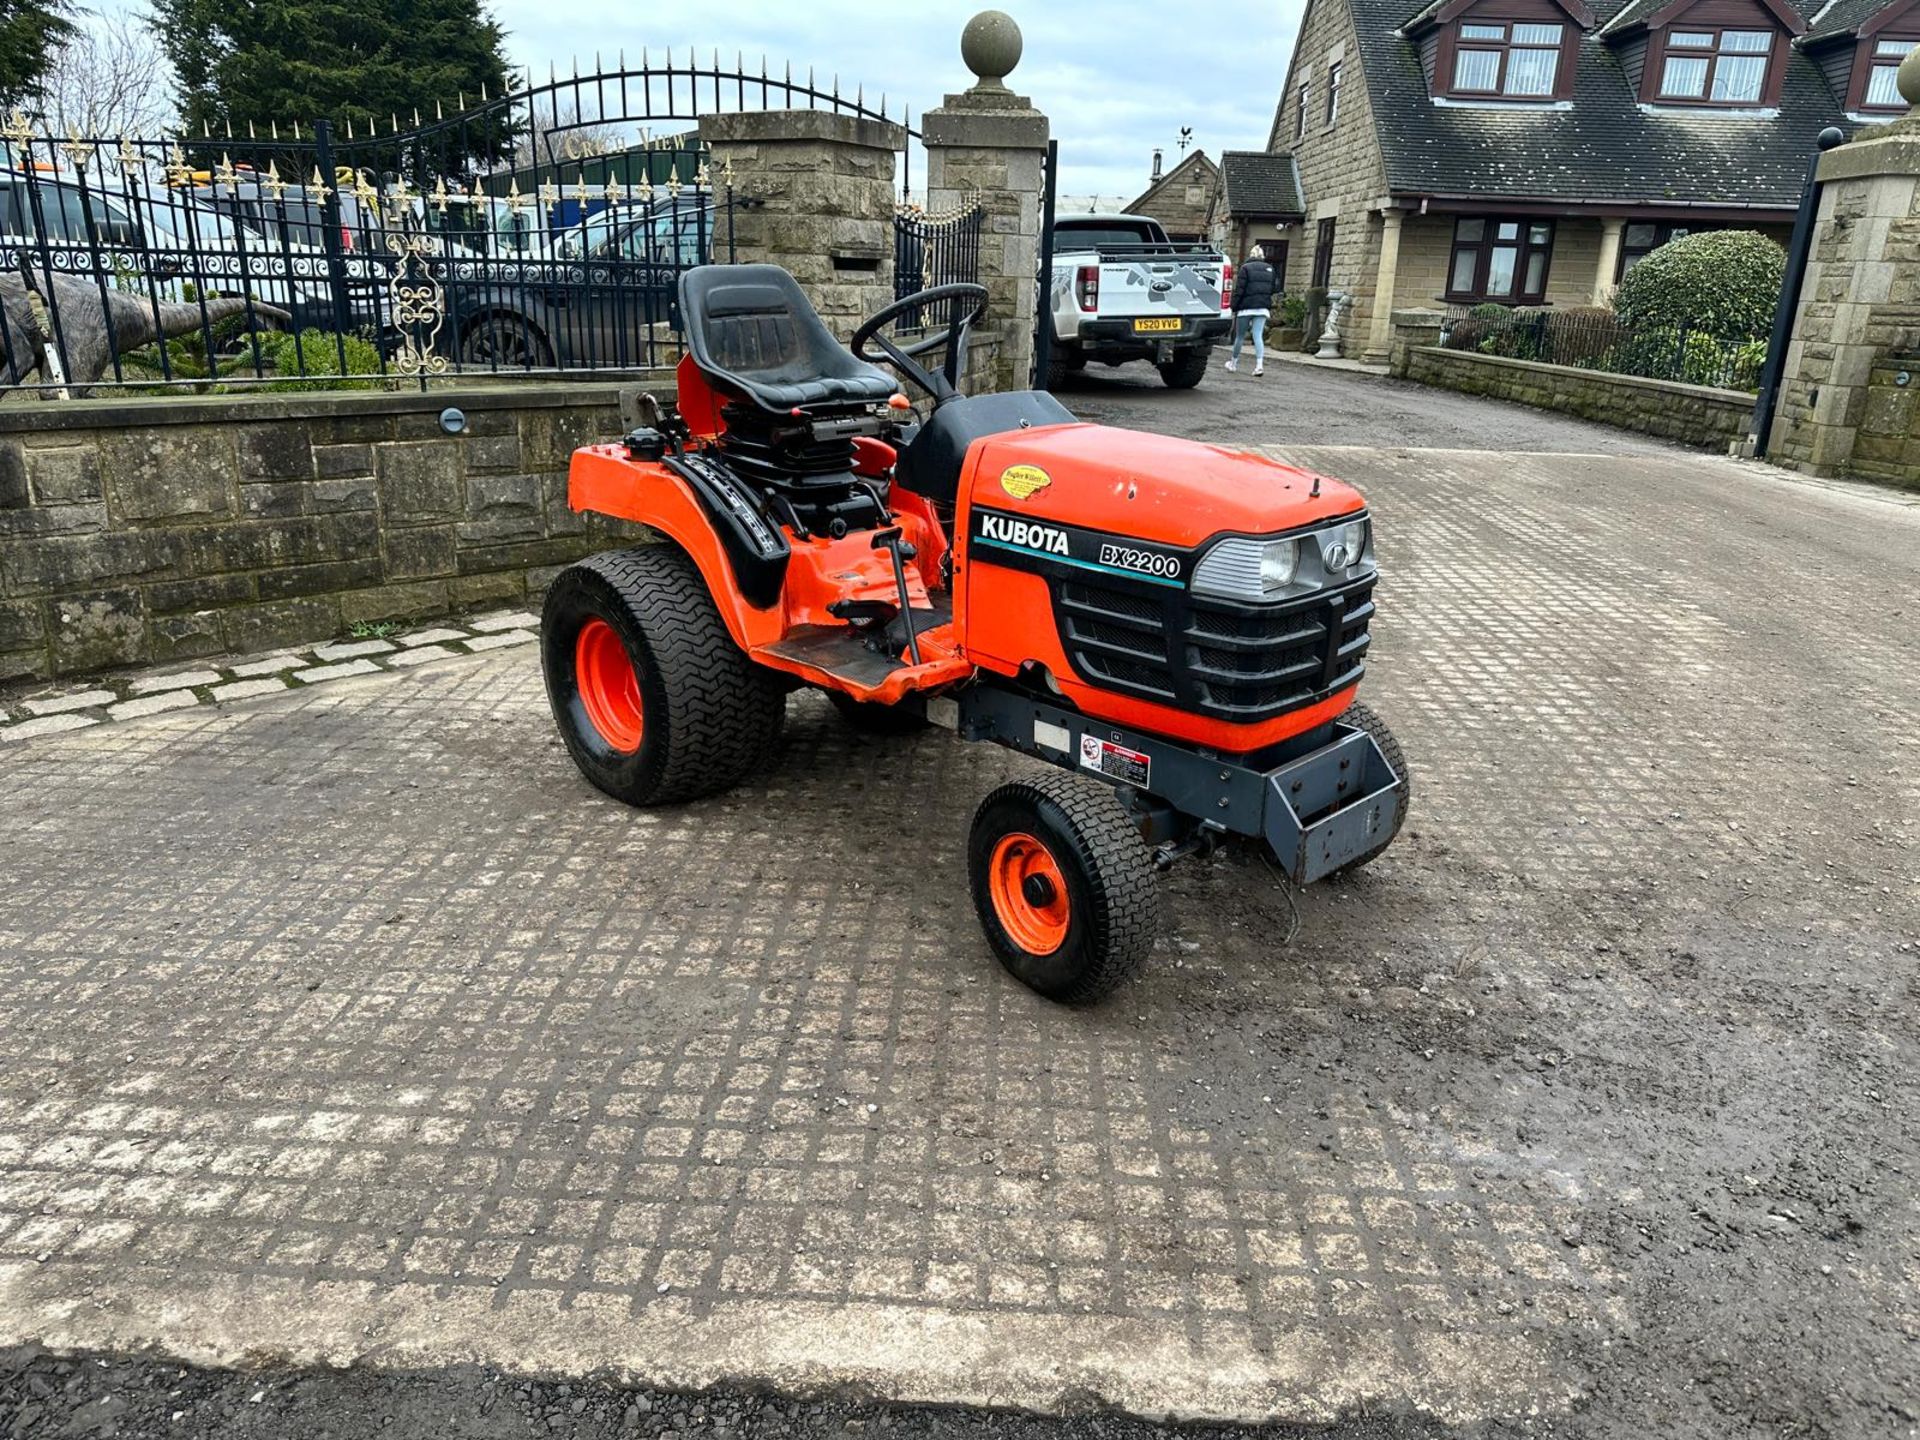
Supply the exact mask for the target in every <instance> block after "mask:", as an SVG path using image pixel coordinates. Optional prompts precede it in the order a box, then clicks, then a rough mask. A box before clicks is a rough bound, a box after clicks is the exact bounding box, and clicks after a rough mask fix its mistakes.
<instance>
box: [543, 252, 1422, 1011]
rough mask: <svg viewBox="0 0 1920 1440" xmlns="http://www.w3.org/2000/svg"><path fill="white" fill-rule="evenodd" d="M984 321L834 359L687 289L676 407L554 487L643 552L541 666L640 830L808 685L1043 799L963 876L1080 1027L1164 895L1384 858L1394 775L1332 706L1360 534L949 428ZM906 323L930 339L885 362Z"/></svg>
mask: <svg viewBox="0 0 1920 1440" xmlns="http://www.w3.org/2000/svg"><path fill="white" fill-rule="evenodd" d="M985 304H986V291H985V290H984V289H982V288H981V287H979V286H977V285H946V286H940V287H938V288H935V289H932V290H928V291H923V292H921V293H920V294H918V295H915V296H912V297H911V298H909V299H907V300H902V301H899V302H897V303H895V304H893V305H890V306H888V307H886V308H885V309H884V310H881V311H880V312H879V313H878V314H876V315H874V316H873V317H872V318H870V319H869V320H867V321H866V323H865V324H863V325H862V326H861V327H860V328H859V330H858V331H857V332H856V333H855V334H854V336H853V339H852V342H851V344H852V348H851V350H849V349H847V348H845V347H843V346H841V345H840V343H839V342H838V341H836V340H835V339H834V337H833V335H832V333H831V332H830V331H828V329H827V328H826V326H825V325H824V324H822V322H821V321H820V319H819V317H818V316H817V315H815V313H814V311H813V309H812V307H811V306H810V305H809V304H808V303H807V300H806V297H805V296H804V295H803V294H802V293H801V290H800V288H799V286H798V285H796V284H795V283H794V281H793V278H792V277H791V276H789V275H788V274H787V273H786V272H785V271H783V270H780V269H778V268H776V267H773V266H762V265H710V266H704V267H701V268H699V269H694V270H690V271H688V272H687V273H686V274H685V276H684V277H683V278H682V281H681V287H680V308H681V321H682V324H683V325H684V327H685V332H686V344H687V352H688V353H687V356H686V358H685V359H683V360H682V361H681V363H680V370H679V403H678V406H677V407H675V409H674V411H673V413H671V414H666V415H657V416H655V417H654V419H655V422H656V423H654V424H652V425H648V426H645V427H642V428H640V429H638V430H635V431H634V432H633V433H631V434H629V435H628V436H627V437H626V438H625V439H624V440H623V441H621V442H619V443H616V444H606V445H591V446H588V447H586V448H584V449H582V450H580V451H578V452H577V453H576V454H575V455H574V457H573V466H572V473H571V479H570V494H571V500H572V504H573V507H574V508H575V509H577V510H583V511H596V512H599V513H601V514H604V515H611V516H617V517H619V518H622V519H626V520H635V521H640V522H642V523H644V524H646V525H648V526H650V527H651V528H652V529H653V530H654V531H656V532H658V533H659V534H660V535H661V536H663V537H664V538H665V541H666V542H667V543H663V544H649V545H643V546H639V547H636V548H633V549H628V550H618V551H612V552H609V553H606V554H601V555H596V556H594V557H593V558H592V559H589V560H586V561H584V562H583V563H581V564H579V565H575V566H573V567H571V568H570V569H568V570H566V571H564V572H563V573H562V574H561V575H560V576H559V577H558V579H556V581H555V582H554V584H553V587H552V590H551V591H550V592H549V594H548V597H547V602H546V613H545V616H544V619H543V624H542V634H541V658H542V662H543V664H544V667H545V671H546V681H547V692H548V695H549V697H550V698H551V700H552V703H553V712H554V716H555V718H556V719H557V720H558V722H559V725H560V730H561V733H562V734H563V735H564V736H565V737H566V743H567V747H568V749H569V750H570V751H571V752H572V755H573V758H574V760H575V761H576V762H577V763H578V765H579V767H580V769H581V770H582V771H583V772H584V773H585V775H586V776H587V778H588V779H589V780H591V781H592V782H593V783H594V784H595V785H597V786H599V787H600V788H601V789H602V790H604V791H606V792H607V793H608V794H609V795H612V796H615V797H616V798H618V799H621V800H624V801H627V802H628V803H630V804H634V805H654V804H664V803H671V802H675V801H684V800H691V799H694V798H696V797H698V796H702V795H711V794H713V793H714V792H716V791H719V790H723V789H725V788H727V787H728V786H731V785H733V784H735V783H736V782H737V781H739V780H741V779H742V778H744V777H745V776H747V775H748V774H749V773H750V772H751V771H752V770H753V769H754V768H755V767H756V766H757V765H759V764H760V763H761V762H762V761H764V760H765V759H766V758H767V757H768V755H769V753H770V752H771V751H772V749H773V746H774V742H775V740H776V738H777V737H778V734H779V730H780V724H781V718H782V715H783V713H784V709H785V705H786V697H787V695H788V693H789V692H790V691H792V690H794V689H797V688H799V687H802V686H812V687H813V688H815V689H818V690H822V691H825V692H826V694H827V696H828V697H829V698H830V699H831V700H832V701H833V703H834V705H835V706H836V707H838V709H839V710H840V711H841V712H842V713H843V714H844V715H845V716H846V717H847V718H848V720H849V721H850V722H852V723H853V724H855V725H859V726H863V727H867V728H871V729H879V730H901V729H907V728H911V727H914V726H919V725H924V724H926V723H928V722H932V723H935V724H938V725H943V726H945V727H947V728H949V729H951V730H953V731H954V732H955V733H956V734H958V735H959V737H960V738H961V739H964V740H991V741H996V742H998V743H999V744H1002V745H1007V746H1011V747H1012V748H1014V749H1016V750H1019V751H1021V752H1023V753H1024V754H1027V755H1030V756H1032V757H1033V758H1034V759H1036V760H1041V761H1045V762H1046V763H1048V764H1050V765H1052V766H1054V767H1056V768H1055V770H1054V771H1052V772H1045V771H1038V772H1036V773H1034V774H1033V775H1032V776H1030V777H1028V778H1023V779H1019V780H1015V781H1013V782H1012V783H1010V784H1006V785H1002V786H1001V787H1000V788H998V789H997V790H995V791H993V793H991V794H990V795H988V796H987V797H986V799H985V800H984V801H982V802H981V805H980V808H979V810H978V811H977V812H976V813H975V815H974V819H973V828H972V833H971V835H970V837H969V839H968V844H967V862H968V864H967V868H968V873H969V876H970V878H971V883H972V888H973V899H974V904H975V906H976V907H977V909H978V910H979V914H980V921H981V924H982V925H983V926H984V927H985V928H986V933H987V938H988V940H989V942H990V943H991V944H992V946H993V949H994V950H995V951H996V952H997V953H998V955H999V957H1000V959H1001V960H1002V961H1003V962H1004V963H1005V964H1006V966H1007V968H1008V969H1010V970H1011V971H1012V972H1013V973H1014V974H1015V975H1017V976H1018V977H1019V978H1020V979H1022V980H1024V981H1025V982H1026V983H1027V984H1029V985H1031V986H1033V987H1034V989H1036V990H1038V991H1040V992H1041V993H1042V994H1045V995H1048V996H1052V997H1054V998H1056V999H1060V1000H1089V999H1093V998H1095V997H1097V996H1100V995H1103V994H1105V993H1106V992H1107V991H1109V990H1111V989H1112V988H1113V987H1114V986H1115V985H1116V984H1118V983H1119V982H1120V981H1121V980H1122V979H1123V978H1124V977H1125V976H1126V975H1127V974H1128V972H1129V971H1130V970H1131V969H1132V968H1133V967H1134V966H1135V965H1137V964H1138V963H1139V962H1140V961H1141V960H1142V959H1143V958H1144V957H1145V955H1146V952H1147V951H1148V950H1149V949H1150V948H1151V946H1152V943H1153V932H1154V928H1155V925H1154V922H1155V912H1156V908H1157V887H1156V886H1155V884H1154V870H1155V867H1156V866H1158V867H1159V868H1165V867H1166V866H1167V865H1169V864H1171V863H1173V861H1174V860H1176V859H1178V858H1179V857H1181V856H1183V855H1190V854H1195V853H1199V852H1203V851H1206V850H1209V849H1211V848H1212V847H1213V846H1215V845H1216V844H1220V843H1224V842H1230V841H1239V842H1244V843H1248V844H1252V845H1257V846H1265V847H1268V848H1269V849H1270V850H1271V852H1272V855H1273V857H1274V858H1275V859H1276V860H1277V861H1278V864H1279V866H1280V868H1282V869H1283V870H1284V871H1285V872H1286V873H1287V874H1288V875H1290V876H1291V877H1292V878H1293V880H1295V881H1297V882H1299V883H1302V884H1304V883H1306V882H1308V881H1312V880H1315V879H1318V878H1319V877H1321V876H1324V875H1327V874H1330V873H1332V872H1334V871H1337V870H1342V869H1348V868H1351V867H1353V866H1357V865H1363V864H1365V863H1366V862H1367V861H1369V860H1371V859H1373V858H1374V857H1375V856H1376V855H1378V854H1380V852H1381V851H1383V850H1384V849H1386V847H1387V846H1388V845H1389V844H1390V843H1391V842H1392V840H1393V838H1394V835H1395V833H1396V832H1397V831H1398V830H1399V828H1400V824H1401V821H1402V819H1403V818H1404V817H1405V815H1406V809H1407V794H1408V780H1407V772H1406V766H1405V762H1404V761H1403V759H1402V757H1401V754H1400V749H1399V746H1398V745H1396V744H1395V742H1394V739H1393V736H1392V735H1391V734H1390V733H1389V731H1388V730H1387V728H1386V726H1385V725H1383V724H1382V723H1381V722H1380V721H1379V720H1378V719H1377V718H1376V717H1375V716H1374V715H1372V714H1371V713H1370V712H1369V711H1367V710H1366V709H1364V708H1363V707H1362V706H1360V705H1358V704H1356V703H1355V701H1354V694H1355V691H1356V689H1357V687H1358V685H1359V682H1360V675H1361V671H1362V669H1363V668H1364V660H1365V657H1366V652H1367V643H1368V633H1367V625H1368V621H1369V619H1370V618H1371V617H1372V615H1373V600H1372V592H1373V585H1374V575H1375V572H1374V561H1373V533H1372V524H1371V521H1370V520H1369V518H1368V515H1367V511H1366V507H1365V504H1364V502H1363V501H1362V500H1361V498H1360V496H1359V495H1358V494H1356V493H1355V492H1354V491H1352V490H1351V489H1349V488H1347V487H1346V486H1344V485H1342V484H1340V483H1339V482H1337V481H1334V480H1328V479H1324V478H1322V477H1320V476H1316V475H1313V474H1310V473H1306V472H1303V471H1300V470H1297V469H1293V468H1290V467H1288V466H1285V465H1281V464H1278V463H1276V462H1274V461H1271V460H1267V459H1264V458H1262V457H1260V456H1256V455H1247V454H1239V453H1235V452H1233V451H1229V450H1224V449H1220V448H1217V447H1215V446H1212V445H1203V444H1198V443H1195V442H1192V441H1187V440H1175V439H1169V438H1165V437H1161V436H1155V435H1147V434H1140V433H1136V432H1134V431H1130V430H1118V429H1110V428H1106V427H1103V426H1098V425H1084V424H1080V423H1078V422H1077V421H1075V420H1074V418H1073V416H1072V415H1071V414H1069V413H1068V412H1067V411H1066V410H1065V409H1064V408H1062V406H1061V405H1060V404H1059V403H1058V402H1057V401H1055V400H1054V399H1053V398H1052V397H1050V396H1048V395H1045V394H1042V393H1038V392H1031V391H1023V392H1018V393H1012V394H994V395H979V396H972V397H969V396H964V395H962V394H960V393H959V391H958V388H957V382H958V377H959V373H960V369H961V366H962V364H963V356H964V354H965V350H966V341H967V334H968V330H969V328H970V326H971V325H973V324H974V323H975V322H976V321H978V319H979V318H980V316H981V314H982V313H983V312H984V309H985ZM909 316H913V317H921V318H924V317H926V316H939V317H944V318H943V319H942V321H941V322H940V323H938V324H936V326H935V327H934V328H933V329H932V330H931V331H924V330H923V331H922V332H921V338H919V339H917V340H914V341H911V342H909V341H908V340H906V339H905V338H904V335H905V332H902V331H899V330H898V329H897V328H896V327H897V323H898V322H899V321H900V320H901V319H902V318H903V317H909ZM875 346H877V347H878V351H879V353H878V354H876V353H874V352H873V350H872V349H871V348H870V347H875ZM937 349H944V352H945V362H944V365H943V366H942V367H941V368H940V369H938V370H935V369H930V368H923V366H922V365H921V363H920V362H919V360H918V358H917V357H920V356H924V355H930V354H931V353H932V352H934V351H935V350H937ZM875 361H884V362H890V363H891V364H892V365H893V366H894V368H895V369H896V370H897V371H898V372H899V375H900V377H901V378H902V379H904V380H905V381H906V382H907V383H908V384H910V385H912V386H914V387H916V388H917V389H918V390H920V391H922V392H924V393H925V395H926V397H927V398H928V399H930V400H931V402H932V407H931V410H930V411H929V412H928V414H927V415H926V418H925V419H924V420H922V421H919V422H917V423H916V422H915V421H914V417H913V413H912V411H911V409H910V407H909V403H908V401H907V399H906V397H905V395H904V394H902V393H900V392H899V390H898V388H897V384H896V381H895V379H894V378H893V377H892V376H890V375H888V374H887V373H886V372H885V371H883V370H880V369H878V368H877V367H876V365H875V364H874V363H871V362H875Z"/></svg>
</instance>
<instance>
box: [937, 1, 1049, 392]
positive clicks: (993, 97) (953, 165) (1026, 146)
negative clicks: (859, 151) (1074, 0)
mask: <svg viewBox="0 0 1920 1440" xmlns="http://www.w3.org/2000/svg"><path fill="white" fill-rule="evenodd" d="M1020 50H1021V39H1020V27H1019V26H1018V25H1015V24H1014V23H1013V20H1012V19H1011V18H1010V17H1009V16H1007V15H1004V14H1002V13H1001V12H1000V11H998V10H987V11H983V12H982V13H980V14H978V15H976V16H974V17H973V19H972V20H970V21H968V22H967V27H966V29H965V30H964V31H962V32H961V36H960V55H961V58H962V59H963V60H965V61H966V63H967V68H968V69H969V70H971V71H973V73H974V75H975V76H976V77H977V79H976V80H975V82H974V84H973V86H972V88H971V89H968V90H966V91H964V92H962V93H961V94H958V95H949V96H947V98H946V102H945V103H944V104H943V105H941V106H940V107H939V108H938V109H936V110H929V111H927V113H926V114H925V115H923V116H921V119H920V127H921V135H922V138H923V140H924V141H925V144H926V147H927V208H928V209H930V210H945V209H950V208H953V207H957V206H962V205H965V204H967V203H968V202H969V201H970V200H972V199H974V198H975V197H976V196H977V197H978V199H979V201H980V205H981V208H982V209H983V210H984V211H985V212H986V215H985V218H984V220H983V221H982V226H981V234H980V283H981V284H983V285H985V286H986V287H987V290H988V291H989V293H990V294H991V296H992V299H991V301H990V302H989V308H988V311H987V318H986V319H985V320H984V321H983V322H982V325H983V327H984V328H986V329H988V330H989V331H990V332H991V333H992V334H993V335H994V336H995V337H996V338H997V339H998V341H999V354H998V357H997V358H996V360H995V362H994V364H993V365H992V367H991V368H990V369H989V370H987V371H985V372H984V375H985V377H986V379H985V380H984V381H983V384H982V386H981V387H980V388H991V389H994V390H1024V389H1026V388H1027V386H1028V385H1029V384H1030V383H1031V378H1032V370H1033V326H1034V319H1035V316H1036V314H1037V310H1038V307H1037V303H1036V296H1037V294H1038V287H1039V280H1040V219H1041V199H1042V190H1043V187H1044V185H1045V178H1046V176H1045V172H1046V156H1047V117H1046V116H1045V115H1043V114H1041V113H1040V112H1039V111H1038V110H1036V109H1034V108H1033V102H1032V101H1030V100H1028V99H1027V97H1026V96H1024V95H1016V94H1014V93H1013V91H1011V90H1010V89H1008V88H1007V84H1006V77H1007V76H1008V74H1009V73H1011V72H1012V70H1013V68H1014V66H1016V65H1018V64H1019V63H1020Z"/></svg>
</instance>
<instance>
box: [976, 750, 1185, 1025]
mask: <svg viewBox="0 0 1920 1440" xmlns="http://www.w3.org/2000/svg"><path fill="white" fill-rule="evenodd" d="M967 877H968V880H969V881H970V883H971V885H972V889H973V904H974V908H975V909H976V910H978V911H979V912H980V924H981V925H982V926H983V927H984V928H985V930H986V932H987V942H988V943H989V944H990V945H992V946H993V952H994V954H996V955H997V956H999V957H1000V963H1001V964H1002V965H1005V966H1006V967H1007V969H1009V970H1010V971H1012V972H1013V974H1014V975H1015V976H1016V977H1017V978H1018V979H1020V980H1021V981H1023V982H1025V983H1026V984H1027V985H1030V986H1032V987H1033V988H1034V989H1035V990H1038V991H1039V992H1040V993H1041V994H1042V995H1045V996H1046V997H1047V998H1048V999H1049V1000H1059V1001H1062V1002H1063V1003H1066V1004H1070V1005H1077V1004H1085V1003H1086V1002H1088V1001H1092V1000H1098V999H1100V998H1101V997H1102V996H1105V995H1108V994H1110V993H1112V992H1113V991H1114V990H1115V989H1117V988H1118V987H1119V986H1120V984H1121V983H1122V982H1123V981H1125V980H1126V979H1127V977H1128V976H1130V975H1131V974H1133V972H1134V971H1135V970H1137V969H1139V967H1140V964H1141V962H1142V961H1144V960H1145V959H1146V958H1147V952H1148V951H1149V950H1151V949H1152V948H1153V937H1154V932H1155V931H1156V930H1157V929H1158V928H1159V918H1160V890H1159V887H1158V886H1157V885H1156V884H1155V883H1154V874H1153V864H1152V860H1151V857H1150V856H1149V855H1148V852H1147V847H1146V846H1145V845H1144V844H1142V843H1141V840H1140V834H1139V832H1138V831H1137V830H1135V829H1134V827H1133V825H1132V823H1131V822H1129V821H1128V819H1127V816H1126V812H1125V811H1123V810H1122V809H1121V808H1120V802H1119V801H1118V800H1117V799H1116V798H1115V797H1114V794H1113V792H1112V791H1111V790H1109V789H1107V788H1106V787H1105V786H1104V785H1097V784H1094V783H1092V782H1090V781H1085V780H1079V779H1076V778H1074V777H1072V776H1069V775H1043V776H1039V777H1036V778H1034V779H1031V780H1016V781H1014V782H1013V783H1011V784H1008V785H1002V786H1001V787H1000V788H999V789H997V790H995V791H994V792H993V793H992V794H990V795H988V796H987V798H986V799H985V800H983V801H981V802H980V808H979V809H978V810H977V811H975V812H974V817H973V829H972V832H971V833H970V834H969V835H968V837H967Z"/></svg>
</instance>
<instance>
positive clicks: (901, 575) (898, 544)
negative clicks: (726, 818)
mask: <svg viewBox="0 0 1920 1440" xmlns="http://www.w3.org/2000/svg"><path fill="white" fill-rule="evenodd" d="M901 535H902V532H901V529H900V527H899V526H898V525H892V526H889V527H888V528H887V529H885V530H882V531H879V532H878V533H877V534H875V535H874V537H873V548H874V549H876V550H885V551H887V552H888V553H889V554H891V555H892V556H893V583H894V584H896V585H898V586H899V587H900V620H901V623H903V624H904V625H905V626H906V627H907V653H908V654H909V655H911V656H912V657H913V663H914V664H916V665H918V664H919V663H920V637H919V636H917V635H915V634H914V633H913V602H912V600H911V598H910V597H909V596H908V594H907V561H909V560H911V559H912V558H913V557H914V556H915V555H917V554H919V553H920V552H919V551H917V550H915V549H914V548H913V546H912V545H911V544H910V543H909V542H908V541H906V540H904V539H902V538H901Z"/></svg>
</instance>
